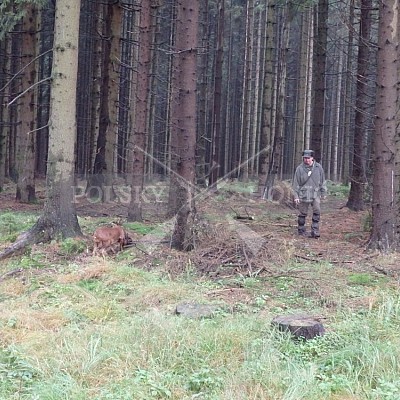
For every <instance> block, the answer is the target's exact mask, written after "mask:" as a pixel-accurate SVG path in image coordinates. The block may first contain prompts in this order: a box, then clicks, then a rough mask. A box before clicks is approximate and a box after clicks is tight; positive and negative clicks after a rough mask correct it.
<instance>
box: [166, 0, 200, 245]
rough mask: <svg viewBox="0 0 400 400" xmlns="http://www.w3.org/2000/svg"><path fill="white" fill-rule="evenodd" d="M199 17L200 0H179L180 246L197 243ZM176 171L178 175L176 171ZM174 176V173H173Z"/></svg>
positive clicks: (174, 120)
mask: <svg viewBox="0 0 400 400" xmlns="http://www.w3.org/2000/svg"><path fill="white" fill-rule="evenodd" d="M198 20H199V1H198V0H178V1H177V25H176V43H175V48H174V55H173V72H172V85H173V87H172V90H173V93H172V94H173V96H172V109H171V128H172V131H171V135H172V137H173V138H174V140H171V156H172V157H173V158H175V162H174V163H173V164H174V165H176V167H177V168H176V171H172V172H173V173H174V179H178V182H177V185H176V187H177V189H178V190H177V192H176V194H175V195H176V198H177V204H178V212H177V215H176V222H175V225H174V230H173V233H172V239H171V245H172V247H174V248H176V249H179V250H189V249H190V248H192V247H193V237H192V234H193V231H192V228H193V222H194V217H195V212H196V210H195V201H194V194H195V193H194V184H195V147H196V118H195V115H196V82H197V74H196V68H197V65H196V64H197V63H196V59H197V57H196V55H197V35H198ZM175 174H176V175H175ZM171 178H172V177H171Z"/></svg>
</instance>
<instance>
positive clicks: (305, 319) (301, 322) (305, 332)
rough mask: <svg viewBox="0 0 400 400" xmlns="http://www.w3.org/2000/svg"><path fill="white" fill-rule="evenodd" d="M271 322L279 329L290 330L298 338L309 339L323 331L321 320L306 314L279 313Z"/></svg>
mask: <svg viewBox="0 0 400 400" xmlns="http://www.w3.org/2000/svg"><path fill="white" fill-rule="evenodd" d="M271 324H272V325H273V326H277V327H278V329H279V330H280V331H284V332H290V333H291V334H292V335H293V336H294V337H296V338H298V339H304V340H309V339H313V338H315V337H316V336H322V335H323V334H324V333H325V328H324V326H323V325H322V324H321V322H320V321H319V320H318V319H316V318H315V317H313V316H311V315H307V314H291V315H279V316H277V317H275V318H274V319H273V320H272V322H271Z"/></svg>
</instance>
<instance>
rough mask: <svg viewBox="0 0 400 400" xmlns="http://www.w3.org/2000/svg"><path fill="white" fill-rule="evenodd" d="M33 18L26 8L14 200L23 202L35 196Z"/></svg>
mask: <svg viewBox="0 0 400 400" xmlns="http://www.w3.org/2000/svg"><path fill="white" fill-rule="evenodd" d="M36 17H37V10H36V9H35V7H34V6H32V5H30V6H28V7H27V11H26V15H25V17H24V18H23V23H22V49H21V52H22V68H23V71H24V72H23V75H22V85H21V90H22V96H21V98H20V100H19V107H18V114H19V120H20V124H19V125H18V127H17V157H16V160H17V177H18V178H17V189H16V196H15V197H16V199H17V200H19V201H21V202H22V203H34V202H35V201H36V193H35V138H36V133H35V129H34V128H35V120H36V115H35V104H36V103H37V102H36V98H37V96H36V89H34V88H33V85H34V83H35V82H36V77H37V76H36V75H37V72H36V62H35V61H34V60H35V49H36V43H37V42H36V37H35V34H36Z"/></svg>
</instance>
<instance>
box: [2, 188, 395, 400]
mask: <svg viewBox="0 0 400 400" xmlns="http://www.w3.org/2000/svg"><path fill="white" fill-rule="evenodd" d="M119 188H120V189H121V193H122V194H121V196H117V198H116V200H114V201H108V202H105V203H101V202H95V201H93V200H92V201H90V200H88V199H87V198H86V197H84V196H77V198H76V210H77V215H78V220H79V224H80V226H81V229H82V233H83V235H84V236H83V238H81V237H79V238H72V239H65V240H62V241H52V242H51V243H39V244H36V245H34V246H31V248H29V249H26V251H25V252H24V253H23V254H19V255H15V256H13V257H10V258H8V259H5V260H2V261H1V262H0V370H1V371H0V380H1V382H2V384H1V385H0V399H17V398H18V399H19V398H28V397H29V398H38V399H39V398H40V399H42V398H43V399H44V398H50V397H49V396H50V394H51V395H52V396H51V398H54V399H65V398H67V397H68V398H71V399H83V398H85V399H88V400H91V399H93V400H95V399H96V400H100V399H119V400H120V399H128V398H129V399H132V398H135V399H138V400H144V399H146V400H147V399H155V398H157V399H161V398H168V399H171V400H178V399H179V400H181V399H193V398H202V399H218V400H223V399H233V400H236V399H237V400H238V399H244V398H248V399H271V400H272V399H274V400H275V399H286V398H291V399H296V400H303V399H307V400H320V399H326V400H371V399H399V398H400V381H399V380H398V376H400V364H399V363H398V362H397V361H396V360H399V359H400V354H399V350H398V349H399V348H400V345H399V344H400V338H399V330H398V327H399V323H400V307H399V304H400V302H399V295H398V293H399V291H398V289H399V279H400V260H399V254H397V253H393V254H380V253H378V252H376V251H371V250H369V249H368V239H369V232H368V230H369V220H370V210H366V211H363V212H352V211H350V210H349V209H347V208H346V207H345V204H346V196H347V189H348V188H345V187H343V186H340V185H333V184H331V185H329V191H330V195H329V196H328V199H327V200H326V201H324V202H323V203H322V214H321V225H320V232H321V237H320V238H319V239H312V238H305V237H299V236H298V235H297V212H296V209H295V208H293V207H292V206H291V204H292V202H291V201H290V199H289V200H288V199H287V198H285V195H284V193H285V192H286V193H289V190H286V189H284V188H285V186H282V188H283V189H282V191H281V193H283V194H282V195H281V196H277V197H280V198H279V201H278V200H276V201H265V200H262V199H260V198H259V197H257V196H256V195H255V193H254V190H255V185H254V183H253V184H251V183H250V184H243V183H240V182H232V181H229V182H222V183H221V185H220V186H219V189H218V191H217V192H212V193H211V192H209V191H201V190H200V191H199V192H198V193H197V195H196V199H195V200H196V208H197V215H196V220H195V224H194V231H193V233H194V238H195V247H194V249H193V250H192V251H188V252H182V251H176V250H173V249H171V248H170V246H169V238H170V235H171V228H172V226H173V222H174V219H173V218H171V219H168V218H167V217H166V211H167V199H168V187H167V185H166V184H165V183H162V182H157V183H154V184H148V185H147V186H146V192H145V193H144V199H145V204H144V210H143V211H144V213H143V214H144V221H143V222H140V223H139V222H127V220H126V216H127V206H128V205H127V199H126V196H124V193H125V191H126V188H125V187H123V185H121V186H119ZM286 188H287V187H286ZM116 189H118V187H116ZM37 195H38V201H37V203H36V204H33V205H32V204H30V205H28V204H22V203H18V202H16V201H15V185H13V184H11V183H10V184H8V186H7V187H6V190H5V191H3V192H2V193H0V251H1V250H3V249H4V248H6V247H7V246H9V245H10V244H11V243H12V242H14V241H15V240H16V239H17V236H18V235H19V234H20V233H21V232H23V231H25V230H27V229H29V228H30V227H31V226H32V225H33V224H34V223H35V221H36V219H37V217H38V216H39V215H40V213H41V211H42V208H43V204H44V200H45V190H44V184H43V183H42V184H41V185H40V183H38V185H37ZM287 197H288V196H287ZM310 222H311V221H310V217H309V218H308V220H307V225H308V227H309V226H310ZM110 223H122V224H123V226H124V228H125V229H126V230H127V232H128V233H129V234H130V236H131V237H132V239H133V245H131V246H129V247H128V246H127V247H126V248H124V250H123V251H121V252H119V253H117V254H115V255H109V256H105V257H104V258H103V257H101V256H94V255H93V254H92V248H93V243H92V235H93V232H94V230H95V229H96V228H97V227H98V226H101V225H104V224H110ZM188 303H189V304H190V305H192V304H193V303H194V304H197V305H199V306H203V305H205V306H206V307H209V306H211V307H210V308H214V309H215V308H216V309H217V310H218V311H217V312H216V313H215V314H214V315H213V318H205V319H203V318H200V319H198V320H193V319H191V318H181V317H180V315H179V316H178V315H177V314H178V312H177V311H178V307H179V306H182V305H187V304H188ZM200 308H201V307H200ZM290 314H295V315H296V316H298V314H301V315H302V316H304V314H308V315H309V316H312V317H313V318H314V319H317V320H318V321H323V326H324V329H325V332H326V335H324V336H323V337H321V338H320V339H321V340H317V341H315V340H311V341H305V342H303V341H292V340H290V339H289V338H288V337H287V336H286V335H282V334H281V333H278V332H276V331H275V329H274V327H273V326H272V324H271V322H272V321H273V319H274V318H276V317H279V316H287V315H290ZM57 393H59V394H60V395H59V396H58V397H57V395H56V394H57Z"/></svg>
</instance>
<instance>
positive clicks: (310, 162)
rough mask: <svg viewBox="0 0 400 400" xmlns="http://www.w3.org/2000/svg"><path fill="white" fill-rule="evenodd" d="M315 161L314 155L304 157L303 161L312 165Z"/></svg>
mask: <svg viewBox="0 0 400 400" xmlns="http://www.w3.org/2000/svg"><path fill="white" fill-rule="evenodd" d="M313 161H314V157H303V162H304V164H306V165H312V163H313Z"/></svg>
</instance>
